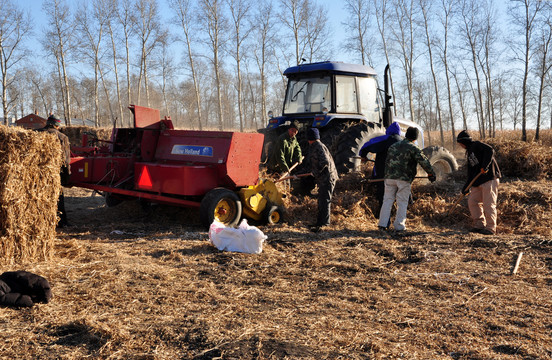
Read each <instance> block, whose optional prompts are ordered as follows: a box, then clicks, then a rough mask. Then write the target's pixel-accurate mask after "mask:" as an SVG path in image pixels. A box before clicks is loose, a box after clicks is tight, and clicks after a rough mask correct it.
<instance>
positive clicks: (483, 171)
mask: <svg viewBox="0 0 552 360" xmlns="http://www.w3.org/2000/svg"><path fill="white" fill-rule="evenodd" d="M488 171H489V170H485V169H483V168H481V174H486V173H487V172H488Z"/></svg>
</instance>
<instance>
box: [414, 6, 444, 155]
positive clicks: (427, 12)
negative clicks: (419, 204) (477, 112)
mask: <svg viewBox="0 0 552 360" xmlns="http://www.w3.org/2000/svg"><path fill="white" fill-rule="evenodd" d="M419 1H420V9H421V13H422V17H423V21H424V29H425V35H426V37H425V39H426V42H425V43H426V46H427V53H428V55H429V60H428V62H429V68H430V69H431V77H432V79H433V88H434V90H435V106H436V111H437V122H438V124H439V132H440V135H441V145H442V146H444V145H445V134H444V132H443V120H442V118H441V102H440V97H439V83H438V81H437V74H436V73H435V66H434V60H433V47H434V46H435V45H434V40H433V35H432V34H430V32H431V29H430V21H429V17H430V16H432V13H431V11H432V8H431V5H430V1H428V0H419Z"/></svg>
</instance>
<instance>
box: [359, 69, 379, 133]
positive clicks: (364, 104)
mask: <svg viewBox="0 0 552 360" xmlns="http://www.w3.org/2000/svg"><path fill="white" fill-rule="evenodd" d="M358 88H359V92H360V113H361V114H363V115H364V116H366V118H367V119H368V121H372V122H379V119H380V106H379V101H378V84H377V82H376V78H374V77H359V78H358Z"/></svg>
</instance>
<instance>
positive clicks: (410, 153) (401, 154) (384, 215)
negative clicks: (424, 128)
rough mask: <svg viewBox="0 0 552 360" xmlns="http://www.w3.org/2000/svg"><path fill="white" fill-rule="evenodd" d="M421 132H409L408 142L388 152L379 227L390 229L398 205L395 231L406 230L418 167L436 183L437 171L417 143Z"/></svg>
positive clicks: (406, 138)
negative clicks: (394, 206) (393, 210)
mask: <svg viewBox="0 0 552 360" xmlns="http://www.w3.org/2000/svg"><path fill="white" fill-rule="evenodd" d="M419 133H420V131H419V130H418V129H417V128H415V127H409V128H408V129H407V130H406V135H405V139H404V140H402V141H399V142H397V143H395V144H393V145H391V147H389V150H388V151H387V158H386V161H385V176H384V179H385V180H384V183H385V194H384V195H383V205H382V206H381V210H380V216H379V222H378V227H379V228H380V229H388V228H389V223H390V221H389V219H390V217H391V208H392V207H393V203H394V202H395V201H396V202H397V214H396V217H395V221H394V222H393V226H394V228H395V231H404V230H406V210H407V208H408V200H409V198H410V189H411V186H412V181H413V180H414V178H415V177H416V172H417V170H418V164H420V166H421V167H422V168H423V169H424V170H425V171H426V172H427V174H428V179H429V181H431V182H434V181H435V180H436V177H435V171H434V170H433V168H432V167H431V164H430V163H429V160H428V159H427V157H426V156H425V155H424V153H423V152H422V150H421V149H420V148H419V147H417V146H416V145H415V144H414V141H416V139H418V135H419Z"/></svg>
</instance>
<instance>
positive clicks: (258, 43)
mask: <svg viewBox="0 0 552 360" xmlns="http://www.w3.org/2000/svg"><path fill="white" fill-rule="evenodd" d="M257 9H258V11H257V12H256V14H255V15H254V22H255V23H256V24H257V29H258V31H256V32H254V34H253V35H254V36H255V40H254V46H255V49H254V52H253V54H254V56H255V62H256V63H257V68H258V69H259V77H260V81H261V116H265V115H266V114H267V105H266V104H267V94H266V90H267V74H266V73H267V66H268V64H269V59H270V57H271V56H270V55H271V54H272V53H273V52H274V43H275V42H276V41H277V40H276V30H277V28H276V27H275V22H274V21H273V11H274V8H273V6H272V2H271V1H270V0H268V1H267V0H263V2H262V3H261V5H260V6H258V7H257Z"/></svg>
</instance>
